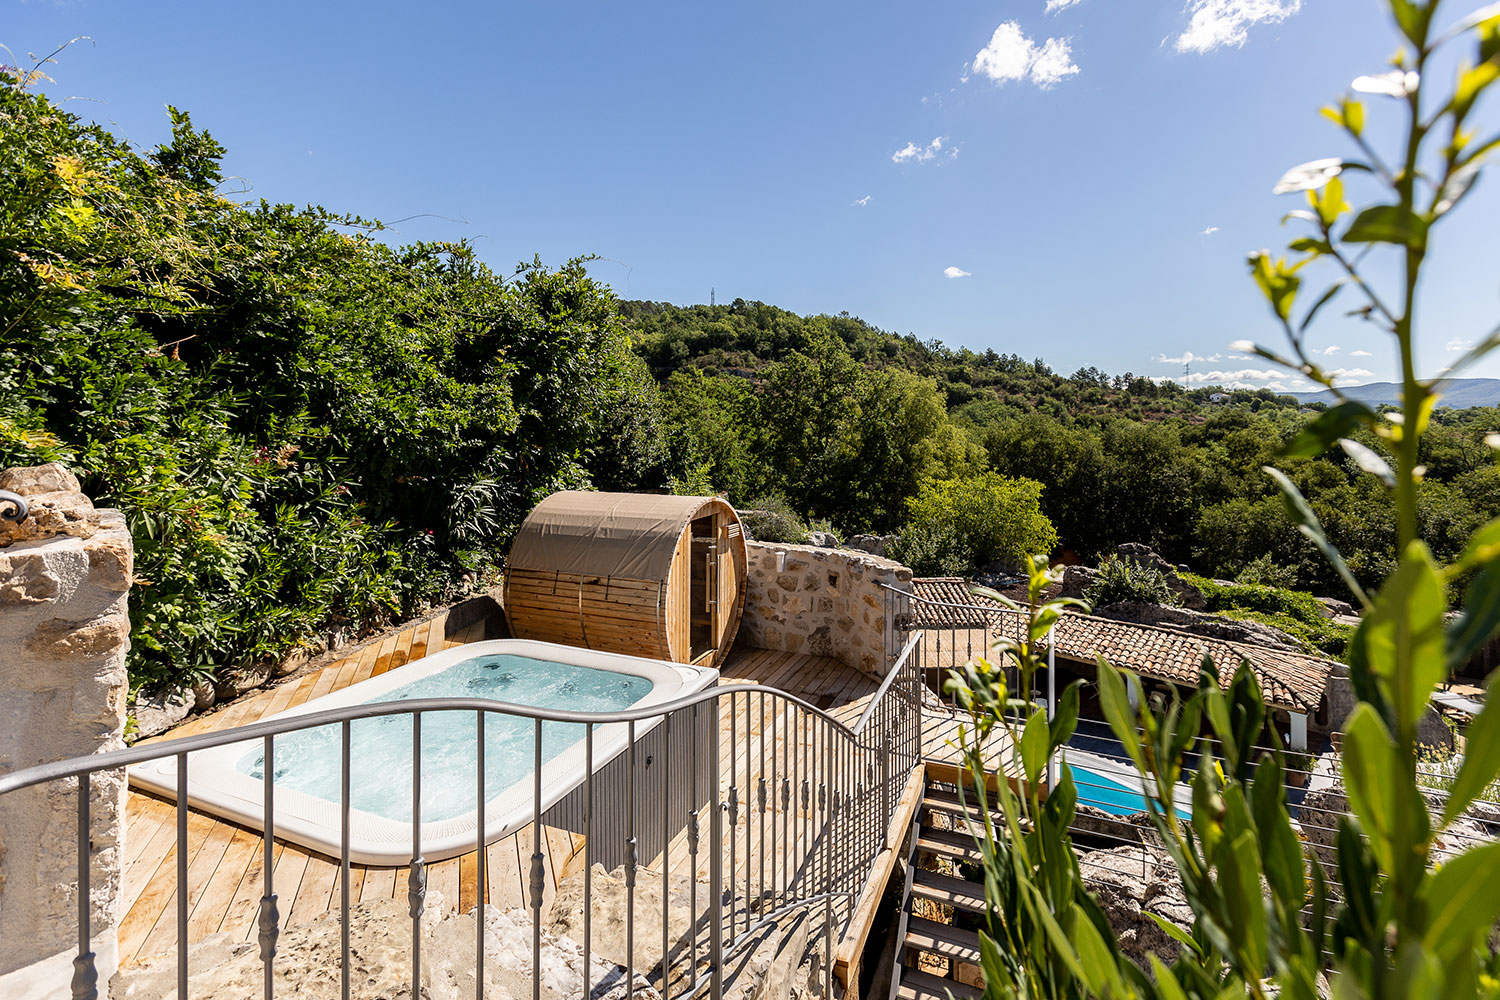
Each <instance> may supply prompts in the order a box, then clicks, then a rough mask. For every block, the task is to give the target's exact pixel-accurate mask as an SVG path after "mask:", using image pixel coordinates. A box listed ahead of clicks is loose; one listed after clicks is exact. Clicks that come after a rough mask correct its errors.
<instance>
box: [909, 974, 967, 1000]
mask: <svg viewBox="0 0 1500 1000" xmlns="http://www.w3.org/2000/svg"><path fill="white" fill-rule="evenodd" d="M950 992H951V993H952V994H953V995H954V996H955V997H957V998H958V1000H981V998H982V997H983V996H984V991H983V990H981V989H979V988H977V987H974V986H969V985H967V984H965V983H961V982H959V981H958V980H956V979H943V978H941V977H939V976H934V975H931V974H929V973H926V972H918V971H917V970H916V969H902V970H901V984H900V985H899V986H898V987H897V988H896V997H897V1000H948V994H949V993H950Z"/></svg>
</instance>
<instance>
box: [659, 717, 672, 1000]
mask: <svg viewBox="0 0 1500 1000" xmlns="http://www.w3.org/2000/svg"><path fill="white" fill-rule="evenodd" d="M662 732H663V735H662V741H661V743H662V755H661V768H662V770H661V787H662V794H661V798H662V811H661V845H662V846H661V995H662V1000H672V988H671V985H670V983H669V981H668V976H667V964H668V963H667V954H668V951H667V933H668V930H667V929H668V925H669V922H670V917H669V915H668V914H669V912H670V911H669V909H668V905H669V903H670V902H671V898H672V887H671V885H670V883H669V882H668V877H669V875H670V873H671V870H672V716H671V714H670V713H668V714H667V715H666V716H665V717H664V718H663V719H662Z"/></svg>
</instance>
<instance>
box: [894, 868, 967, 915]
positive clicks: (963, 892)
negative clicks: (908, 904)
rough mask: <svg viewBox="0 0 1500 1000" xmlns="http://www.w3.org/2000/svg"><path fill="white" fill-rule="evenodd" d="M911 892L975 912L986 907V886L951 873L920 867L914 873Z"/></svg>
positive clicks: (936, 901) (935, 901) (914, 894)
mask: <svg viewBox="0 0 1500 1000" xmlns="http://www.w3.org/2000/svg"><path fill="white" fill-rule="evenodd" d="M911 892H912V895H913V896H920V897H922V898H923V899H930V900H932V901H933V902H934V903H945V904H947V905H948V906H956V907H958V908H959V909H961V910H969V911H971V912H974V913H983V912H984V909H985V902H984V886H982V885H980V884H979V883H977V882H969V881H966V880H965V879H961V878H954V877H953V876H951V875H940V874H938V873H937V872H929V871H923V870H921V869H918V870H917V871H915V872H913V873H912V880H911Z"/></svg>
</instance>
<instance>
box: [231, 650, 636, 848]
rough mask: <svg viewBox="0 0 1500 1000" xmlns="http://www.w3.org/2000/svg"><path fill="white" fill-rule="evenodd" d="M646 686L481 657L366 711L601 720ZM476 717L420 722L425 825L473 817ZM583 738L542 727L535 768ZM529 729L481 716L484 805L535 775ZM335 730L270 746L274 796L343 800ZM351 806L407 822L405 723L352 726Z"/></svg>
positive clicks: (534, 662)
mask: <svg viewBox="0 0 1500 1000" xmlns="http://www.w3.org/2000/svg"><path fill="white" fill-rule="evenodd" d="M651 688H652V681H651V679H650V678H648V677H640V676H637V675H635V674H625V673H616V672H614V671H609V670H597V669H595V668H593V667H580V666H576V665H574V664H569V663H557V662H554V661H552V660H538V659H533V658H531V657H529V656H516V655H513V654H510V653H502V654H494V655H489V656H478V657H474V658H472V659H468V660H461V661H459V662H458V663H455V664H454V665H453V666H451V667H448V668H447V669H445V670H441V671H439V672H437V673H434V674H430V675H428V676H427V677H423V678H421V679H420V680H415V681H412V682H411V683H410V684H406V685H404V686H402V687H398V688H395V689H393V690H391V691H388V692H386V693H385V694H382V695H379V696H377V697H374V698H371V699H369V700H368V701H366V702H364V703H363V704H372V703H374V702H387V701H405V700H409V699H413V698H487V699H491V700H494V701H506V702H511V703H513V704H519V705H531V706H535V707H538V708H557V709H567V710H572V711H579V712H606V711H616V710H619V709H624V708H629V707H630V706H631V705H634V704H635V703H636V702H638V701H640V700H641V699H642V698H644V697H646V695H648V694H650V693H651ZM476 725H477V713H475V712H473V711H469V710H465V711H462V712H424V713H423V714H422V821H423V822H428V823H430V822H434V821H438V820H445V819H452V818H453V817H455V816H461V815H463V814H465V813H468V812H471V811H472V810H474V809H475V808H476V805H477V800H478V783H479V775H478V773H477V772H478V768H477V764H478V753H477V747H476V745H475V744H476V743H477V741H478V739H477V738H478V731H477V729H476ZM583 736H584V731H583V725H582V724H580V723H564V722H544V723H543V724H542V760H543V761H544V762H545V761H548V760H551V759H552V758H554V757H556V756H557V755H558V754H560V753H562V752H563V751H564V750H566V749H567V748H568V747H570V746H572V745H573V744H574V743H576V742H578V741H579V740H581V739H582V738H583ZM535 737H536V722H535V720H532V719H523V718H518V717H516V716H510V715H496V714H493V713H490V714H486V716H485V725H484V772H485V797H486V799H493V798H495V797H496V796H498V795H500V794H501V793H502V792H504V791H505V790H506V789H507V788H509V787H510V786H512V785H514V784H515V783H516V782H518V781H521V780H523V779H525V778H528V777H530V776H531V774H532V769H533V765H534V763H535ZM340 757H341V748H340V727H339V726H338V725H328V726H320V727H318V728H317V729H307V730H302V731H300V732H295V733H288V734H286V735H284V736H278V737H276V743H275V763H276V772H275V776H274V781H275V783H276V786H277V788H287V789H293V790H295V791H298V792H301V793H303V794H305V795H310V796H314V797H316V798H320V799H323V800H325V801H328V802H333V803H337V802H338V801H339V797H340V788H339V784H340V783H339V763H340ZM235 767H236V768H237V769H238V770H239V771H240V772H241V773H242V774H246V775H249V776H250V777H252V778H255V779H257V780H260V779H261V778H262V777H263V776H264V774H265V755H264V753H263V751H262V749H261V747H260V745H259V744H257V746H256V748H255V749H254V750H251V751H248V752H247V753H245V754H244V756H242V757H240V758H239V760H238V761H236V762H235ZM349 769H350V770H349V797H350V800H351V803H350V804H351V805H352V806H353V808H355V809H359V810H362V811H364V812H368V813H373V814H374V815H377V816H382V817H384V818H386V819H390V820H397V821H401V820H410V819H411V815H412V797H411V778H412V719H411V716H409V715H391V716H383V717H381V718H375V719H356V720H355V721H354V722H352V723H350V726H349Z"/></svg>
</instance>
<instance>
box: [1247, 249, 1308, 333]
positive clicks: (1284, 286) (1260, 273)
mask: <svg viewBox="0 0 1500 1000" xmlns="http://www.w3.org/2000/svg"><path fill="white" fill-rule="evenodd" d="M1250 274H1251V275H1252V276H1253V277H1254V278H1255V283H1256V284H1257V285H1259V286H1260V290H1261V291H1262V292H1264V293H1265V296H1266V298H1267V299H1268V300H1269V301H1270V303H1271V308H1272V309H1274V310H1276V315H1278V316H1280V317H1281V318H1282V319H1287V318H1288V317H1290V316H1291V314H1292V303H1293V301H1294V300H1295V299H1296V298H1297V289H1298V288H1299V287H1300V286H1301V284H1302V279H1301V278H1299V277H1297V275H1296V274H1295V273H1294V271H1293V269H1292V268H1290V267H1288V266H1287V263H1286V261H1285V260H1282V259H1274V258H1272V257H1271V255H1270V254H1269V253H1266V252H1265V251H1261V252H1260V253H1255V254H1251V255H1250Z"/></svg>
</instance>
